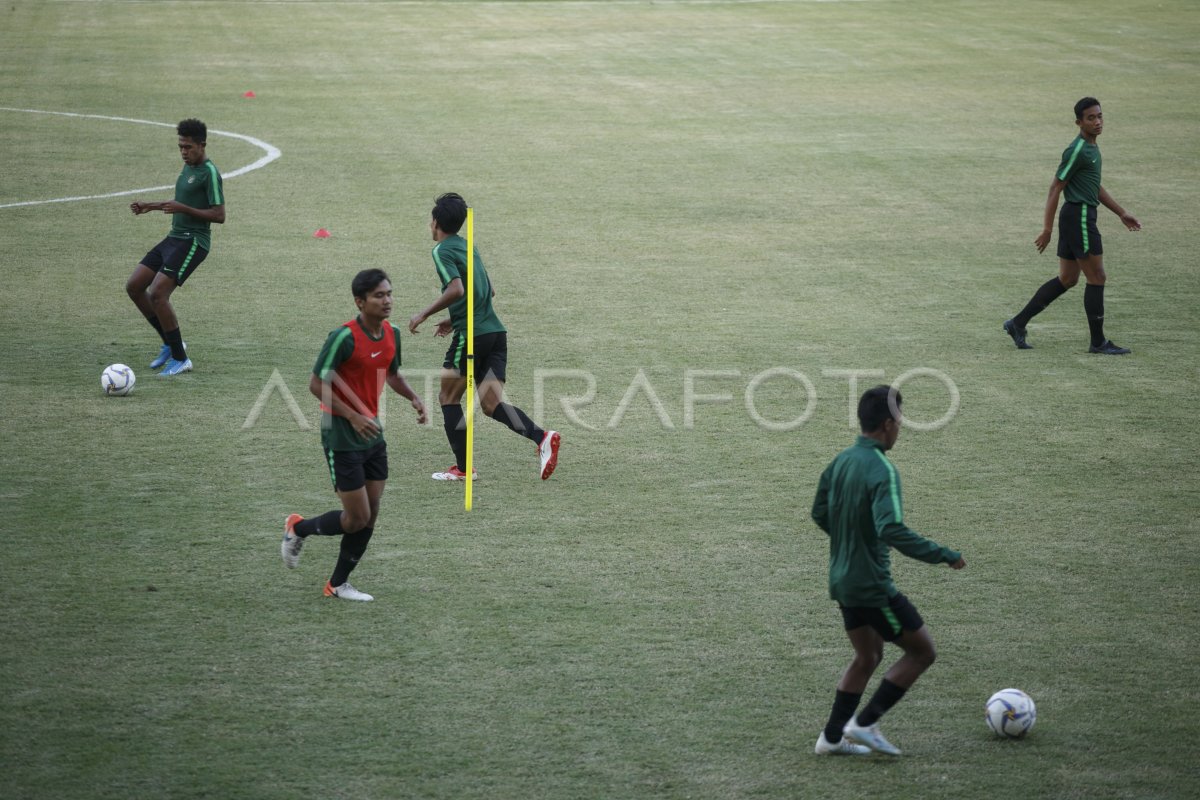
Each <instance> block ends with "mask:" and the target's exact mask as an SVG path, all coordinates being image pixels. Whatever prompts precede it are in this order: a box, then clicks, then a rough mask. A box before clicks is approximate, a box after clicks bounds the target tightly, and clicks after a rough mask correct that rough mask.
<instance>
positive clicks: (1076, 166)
mask: <svg viewBox="0 0 1200 800" xmlns="http://www.w3.org/2000/svg"><path fill="white" fill-rule="evenodd" d="M1054 176H1055V177H1056V178H1058V179H1059V180H1060V181H1066V183H1067V188H1066V190H1065V191H1064V192H1063V197H1064V198H1066V201H1067V202H1068V203H1080V204H1082V205H1087V206H1098V205H1100V148H1099V147H1097V146H1096V144H1095V143H1094V142H1089V141H1087V140H1086V139H1084V138H1083V137H1082V136H1077V137H1075V141H1073V142H1071V146H1070V147H1068V148H1067V149H1066V150H1064V151H1063V154H1062V161H1061V162H1060V163H1059V165H1058V172H1056V173H1054Z"/></svg>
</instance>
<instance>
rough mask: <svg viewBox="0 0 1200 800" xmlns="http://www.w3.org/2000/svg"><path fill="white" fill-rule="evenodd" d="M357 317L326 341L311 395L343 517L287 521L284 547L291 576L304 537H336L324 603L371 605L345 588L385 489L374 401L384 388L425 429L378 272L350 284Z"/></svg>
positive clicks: (332, 514) (383, 447) (383, 448)
mask: <svg viewBox="0 0 1200 800" xmlns="http://www.w3.org/2000/svg"><path fill="white" fill-rule="evenodd" d="M351 290H352V291H353V292H354V304H355V305H357V306H358V312H359V313H358V317H357V318H356V319H352V320H350V321H349V322H347V323H345V324H344V325H342V326H341V327H340V328H338V329H337V330H335V331H333V332H332V333H330V334H329V338H327V339H326V340H325V346H324V347H322V348H321V354H320V355H319V356H317V363H316V365H315V366H314V367H313V374H312V377H311V378H310V380H309V384H308V388H309V391H311V392H312V393H313V394H314V395H316V396H317V398H319V399H320V401H321V411H322V414H321V445H322V447H323V448H324V450H325V462H326V464H328V466H329V477H330V478H331V479H332V480H333V488H334V490H335V491H336V492H337V494H338V497H339V498H341V501H342V508H341V510H340V511H328V512H326V513H324V514H322V515H321V516H319V517H313V518H312V519H305V518H304V517H302V516H300V515H299V514H292V515H290V516H288V518H287V520H286V521H285V523H284V528H283V544H282V546H281V550H282V554H283V563H284V564H285V565H286V566H287V567H288V568H289V569H294V568H295V567H296V566H297V565H298V564H299V563H300V549H301V548H302V547H303V546H304V540H305V538H306V537H308V536H313V535H316V536H341V537H342V541H341V548H340V550H339V551H338V559H337V564H336V565H335V566H334V568H333V575H331V576H330V578H329V581H328V582H327V583H326V584H325V596H326V597H339V598H341V599H343V600H373V599H374V598H373V597H372V596H371V595H369V594H367V593H366V592H360V591H359V590H358V589H355V588H354V587H353V586H351V585H350V582H349V577H350V573H351V572H352V571H353V570H354V568H355V567H356V566H358V562H359V559H361V558H362V556H363V553H365V552H366V550H367V543H368V542H369V541H370V540H371V534H373V533H374V532H375V519H376V518H377V517H378V516H379V500H380V498H381V497H382V496H383V487H384V485H385V483H386V482H387V476H388V460H387V442H385V441H384V439H383V426H382V425H381V424H380V422H379V397H380V395H381V394H383V385H384V384H385V383H386V384H387V385H388V386H390V387H392V390H393V391H395V392H396V393H397V394H399V395H400V396H401V397H403V398H404V399H406V400H408V401H409V402H410V403H412V407H413V408H414V409H415V410H416V412H417V424H419V425H424V424H425V422H426V415H425V404H424V403H422V402H421V398H420V397H418V396H417V393H416V392H414V391H413V390H412V387H410V386H409V385H408V382H407V381H405V380H404V376H402V375H401V374H400V373H399V371H398V370H399V368H400V331H399V330H398V329H396V328H393V327H392V326H391V324H390V323H389V322H388V321H387V318H388V315H389V314H391V313H392V284H391V281H390V280H388V276H387V273H386V272H384V271H383V270H381V269H368V270H363V271H362V272H360V273H358V274H357V275H356V276H354V281H353V283H352V284H351Z"/></svg>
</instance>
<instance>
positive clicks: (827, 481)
mask: <svg viewBox="0 0 1200 800" xmlns="http://www.w3.org/2000/svg"><path fill="white" fill-rule="evenodd" d="M900 402H901V401H900V393H899V392H897V391H896V390H895V389H892V388H891V387H888V386H876V387H875V388H874V389H869V390H867V391H866V392H865V393H864V394H863V396H862V397H861V398H860V399H859V401H858V420H859V424H860V425H861V426H862V435H861V436H859V437H858V440H857V441H855V443H854V445H853V446H851V447H848V448H846V449H845V450H843V451H842V452H841V453H839V454H838V455H837V457H836V458H834V459H833V462H832V463H830V465H829V466H828V467H826V468H825V471H824V472H823V473H821V481H820V484H819V485H818V487H817V495H816V497H815V498H814V499H813V507H812V518H813V521H815V522H816V523H817V525H818V526H819V527H820V528H821V530H823V531H825V532H826V533H827V534H829V596H830V597H831V598H832V599H834V600H836V601H837V604H838V607H839V608H840V609H841V612H842V622H843V623H844V626H845V629H846V636H847V637H848V638H849V639H850V645H851V646H852V647H853V648H854V659H853V660H852V661H851V662H850V665H849V666H848V667H846V671H845V672H843V673H842V677H841V680H839V681H838V685H837V694H836V696H835V697H834V701H833V710H832V712H831V713H830V715H829V721H828V722H827V723H826V725H825V730H823V731H821V735H820V737H819V738H818V739H817V745H816V748H815V749H816V752H817V755H866V754H867V753H869V752H871V751H872V750H873V751H875V752H877V753H885V754H887V755H892V756H898V755H900V748H898V747H896V746H895V745H893V744H892V743H891V742H889V741H888V740H887V739H886V738H884V736H883V734H882V733H880V731H879V718H880V717H882V716H883V715H884V714H885V713H886V712H887V711H888V709H890V708H891V707H892V706H894V705H895V704H896V703H897V702H899V701H900V698H902V697H903V696H904V694H905V692H907V691H908V689H909V688H910V687H911V686H912V685H913V683H914V682H916V680H917V678H919V677H920V676H921V674H922V673H923V672H925V670H927V669H929V667H930V665H932V664H933V661H934V658H935V652H934V647H933V638H932V637H931V636H930V635H929V629H928V628H927V627H925V622H924V620H922V619H921V615H920V614H919V613H918V612H917V609H916V606H914V605H913V604H912V603H910V602H909V600H908V598H907V597H905V596H904V595H903V594H901V593H900V591H899V590H898V589H896V585H895V583H893V582H892V574H891V553H890V551H891V548H893V547H894V548H896V549H897V550H899V551H900V552H901V553H904V555H906V556H908V557H910V558H915V559H917V560H918V561H925V562H927V563H929V564H941V563H945V564H949V565H950V568H951V569H962V568H963V567H965V566H966V565H967V564H966V562H965V561H963V557H962V555H961V554H960V553H958V552H956V551H954V550H951V549H950V548H948V547H942V546H941V545H940V544H938V543H937V542H933V541H930V540H929V539H926V538H925V537H924V536H921V535H920V534H919V533H917V532H916V531H914V530H912V529H911V528H909V527H908V526H907V525H905V524H904V514H903V511H902V506H901V500H900V476H899V475H898V474H897V473H896V468H895V467H893V466H892V462H890V461H889V460H888V457H887V456H886V455H884V453H886V452H887V451H888V450H890V449H892V446H893V445H895V444H896V438H897V437H898V436H899V435H900ZM884 642H892V643H893V644H896V645H898V646H899V647H900V649H901V650H903V651H904V655H902V656H900V658H899V660H897V661H896V663H895V664H893V665H892V666H891V668H890V669H888V671H887V674H886V675H884V676H883V681H882V682H881V683H880V685H879V688H878V689H877V690H876V691H875V694H874V695H872V696H871V700H870V701H869V702H868V703H867V707H866V708H864V709H863V710H862V711H858V714H857V715H855V711H857V709H858V704H859V702H860V701H861V700H862V696H863V692H864V691H866V688H867V682H868V681H870V680H871V676H872V675H873V674H874V673H875V670H876V668H877V667H878V666H879V664H880V662H881V661H883V644H884Z"/></svg>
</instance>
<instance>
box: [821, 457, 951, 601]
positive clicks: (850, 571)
mask: <svg viewBox="0 0 1200 800" xmlns="http://www.w3.org/2000/svg"><path fill="white" fill-rule="evenodd" d="M812 517H813V520H814V521H815V522H816V523H817V525H819V526H820V528H821V530H823V531H825V532H826V533H827V534H829V596H830V597H832V598H833V599H834V600H836V601H837V602H838V603H840V604H841V605H843V606H847V607H860V608H884V607H886V606H887V604H888V598H890V597H894V596H895V595H896V594H897V592H898V590H897V589H896V585H895V584H894V583H893V582H892V561H891V552H890V548H892V547H894V548H896V549H897V550H899V551H900V552H901V553H904V554H905V555H906V556H910V557H912V558H915V559H917V560H919V561H925V562H928V563H930V564H938V563H941V562H943V561H944V562H946V563H947V564H952V563H954V562H955V561H958V559H959V558H960V557H961V556H960V554H959V553H957V552H955V551H954V550H951V549H950V548H948V547H942V546H941V545H940V544H938V543H937V542H933V541H930V540H929V539H926V538H925V537H924V536H921V535H920V534H919V533H917V532H916V531H913V530H911V529H909V527H908V526H906V525H905V524H904V513H903V510H902V503H901V500H900V476H899V475H898V474H897V473H896V468H895V467H894V466H892V462H891V461H889V460H888V457H887V456H886V455H884V453H883V446H882V445H880V443H879V442H877V441H875V440H874V439H872V438H870V437H869V436H859V437H858V439H857V440H856V441H855V443H854V445H853V446H852V447H848V448H846V449H845V450H843V451H842V452H841V453H839V454H838V455H837V457H836V458H834V459H833V461H832V462H831V463H830V464H829V466H828V467H826V468H825V471H824V472H823V473H821V482H820V484H819V486H818V487H817V496H816V498H815V499H814V500H813V507H812Z"/></svg>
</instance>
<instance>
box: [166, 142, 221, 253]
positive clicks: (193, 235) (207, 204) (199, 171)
mask: <svg viewBox="0 0 1200 800" xmlns="http://www.w3.org/2000/svg"><path fill="white" fill-rule="evenodd" d="M175 202H176V203H183V204H184V205H185V206H188V207H189V208H213V207H214V206H223V205H225V191H224V189H223V187H222V184H221V173H220V172H219V171H218V170H217V165H216V164H214V163H213V162H212V161H209V160H208V159H207V158H206V159H204V163H202V164H201V165H200V166H198V167H193V166H192V165H191V164H184V165H183V172H180V173H179V178H178V179H177V180H176V181H175ZM211 229H212V223H211V222H209V221H208V220H203V219H196V218H195V217H193V216H190V215H188V214H172V215H171V232H170V233H168V234H167V235H168V236H170V237H171V238H172V239H189V240H191V239H194V240H195V241H196V244H198V245H200V246H201V247H203V248H204V249H205V250H211V249H212V247H211V246H210V245H211V241H210V239H209V231H210V230H211Z"/></svg>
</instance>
